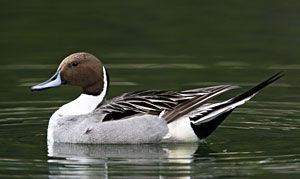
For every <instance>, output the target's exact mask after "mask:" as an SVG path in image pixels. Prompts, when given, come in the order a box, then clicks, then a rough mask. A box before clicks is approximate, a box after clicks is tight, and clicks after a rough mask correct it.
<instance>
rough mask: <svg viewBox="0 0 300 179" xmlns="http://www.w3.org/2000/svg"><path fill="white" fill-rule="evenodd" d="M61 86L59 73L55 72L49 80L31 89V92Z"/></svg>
mask: <svg viewBox="0 0 300 179" xmlns="http://www.w3.org/2000/svg"><path fill="white" fill-rule="evenodd" d="M62 84H63V81H62V79H61V76H60V73H59V72H58V71H57V72H56V73H55V74H54V75H53V76H52V77H51V78H50V79H49V80H47V81H45V82H43V83H40V84H37V85H35V86H33V87H31V91H41V90H45V89H48V88H53V87H57V86H60V85H62Z"/></svg>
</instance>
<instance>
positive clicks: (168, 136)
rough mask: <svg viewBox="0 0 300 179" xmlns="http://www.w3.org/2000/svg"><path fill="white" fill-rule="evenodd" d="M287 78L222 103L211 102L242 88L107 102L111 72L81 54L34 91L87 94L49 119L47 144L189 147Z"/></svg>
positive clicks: (137, 94) (148, 93) (143, 94)
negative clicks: (73, 89)
mask: <svg viewBox="0 0 300 179" xmlns="http://www.w3.org/2000/svg"><path fill="white" fill-rule="evenodd" d="M282 76H283V73H282V72H279V73H276V74H275V75H273V76H271V77H269V78H268V79H267V80H265V81H263V82H261V83H259V84H258V85H256V86H254V87H253V88H251V89H249V90H247V91H246V92H244V93H241V94H239V95H237V96H234V97H232V98H230V99H228V100H225V101H221V102H213V101H211V99H215V97H216V96H219V95H221V94H223V93H225V92H228V91H230V90H233V89H237V88H240V87H239V86H236V85H230V84H226V85H217V86H210V87H201V88H196V89H188V90H182V91H166V90H139V91H133V92H127V93H124V94H121V95H119V96H116V97H114V98H112V99H106V97H107V93H108V89H109V76H108V72H107V70H106V68H105V67H104V65H103V63H102V62H101V61H100V60H99V59H98V58H97V57H96V56H94V55H92V54H90V53H87V52H78V53H73V54H71V55H69V56H67V57H66V58H64V59H63V60H62V62H61V63H60V64H59V66H58V68H57V70H56V72H55V73H54V75H53V76H52V77H51V78H50V79H49V80H47V81H45V82H42V83H40V84H37V85H34V86H32V87H31V90H32V91H41V90H45V89H49V88H54V87H58V86H62V85H72V86H78V87H80V88H81V89H82V92H81V94H80V95H79V96H78V97H77V98H76V99H74V100H73V101H70V102H68V103H66V104H64V105H63V106H61V107H60V108H59V109H58V110H56V111H55V112H54V113H53V114H52V116H51V117H50V120H49V124H48V129H47V141H48V143H85V144H138V143H163V142H183V143H186V142H197V141H201V140H204V139H206V138H207V137H208V136H210V134H211V133H212V132H213V131H215V129H216V128H217V127H218V126H219V125H220V124H221V123H222V122H223V121H224V120H225V118H226V117H227V116H228V115H229V114H230V113H231V112H232V111H233V110H234V109H236V108H237V107H238V106H240V105H242V104H244V103H245V102H247V101H249V100H250V99H251V98H252V97H254V96H255V95H256V94H257V93H258V92H259V91H260V90H261V89H263V88H265V87H266V86H268V85H270V84H271V83H273V82H275V81H276V80H278V79H279V78H281V77H282Z"/></svg>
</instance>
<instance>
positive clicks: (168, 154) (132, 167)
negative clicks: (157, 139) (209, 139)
mask: <svg viewBox="0 0 300 179" xmlns="http://www.w3.org/2000/svg"><path fill="white" fill-rule="evenodd" d="M199 148H201V149H199ZM203 148H207V144H205V143H184V144H173V143H171V144H170V143H169V144H143V145H111V144H110V145H107V144H105V145H103V144H102V145H86V144H65V143H53V144H52V145H48V153H49V154H48V156H49V160H48V167H49V173H50V176H58V175H64V176H70V175H71V176H72V175H74V174H75V176H76V177H78V176H81V177H85V178H88V177H89V176H91V178H94V177H95V176H97V177H101V178H110V177H113V176H116V177H118V176H119V177H120V176H123V177H125V178H130V176H140V177H141V176H144V175H145V173H147V176H148V177H150V176H151V178H152V177H154V176H158V177H157V178H161V177H164V176H168V175H169V176H170V174H171V176H177V177H176V178H178V176H190V175H191V174H192V172H193V166H192V163H193V162H194V155H195V151H198V152H197V158H202V157H203V160H207V157H208V156H209V153H208V151H207V150H202V149H203ZM199 151H201V154H199ZM205 162H209V161H205ZM75 171H76V172H75ZM133 171H134V172H133ZM170 171H172V172H171V173H170ZM161 172H162V173H161ZM152 175H153V176H152ZM140 177H138V178H140ZM148 177H146V178H148ZM50 178H51V177H50ZM54 178H55V177H54ZM133 178H135V177H133ZM154 178H155V177H154ZM185 178H190V177H185Z"/></svg>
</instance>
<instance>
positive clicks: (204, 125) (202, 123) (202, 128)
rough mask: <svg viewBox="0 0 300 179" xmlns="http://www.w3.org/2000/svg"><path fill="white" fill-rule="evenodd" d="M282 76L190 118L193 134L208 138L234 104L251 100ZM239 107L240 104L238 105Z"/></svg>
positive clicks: (279, 74) (272, 78) (276, 75)
mask: <svg viewBox="0 0 300 179" xmlns="http://www.w3.org/2000/svg"><path fill="white" fill-rule="evenodd" d="M282 76H283V73H281V72H280V73H277V74H275V75H273V76H272V77H270V78H269V79H267V80H265V81H263V82H261V83H259V84H258V85H256V86H255V87H253V88H251V89H250V90H248V91H246V92H244V93H242V94H240V95H238V96H236V97H234V98H232V99H230V100H228V101H226V102H224V103H220V105H217V106H214V107H213V108H212V109H211V110H208V111H205V112H203V113H201V111H199V112H200V114H199V115H195V116H193V117H190V120H191V126H192V128H193V130H194V132H195V134H196V135H197V136H198V138H199V139H204V138H206V137H208V136H209V135H210V134H211V133H212V132H213V131H214V130H215V129H216V128H217V127H218V126H219V125H220V124H221V123H222V122H223V121H224V120H225V118H226V117H227V116H228V115H229V114H230V113H231V112H232V111H233V110H234V109H235V107H237V106H235V104H236V103H238V102H240V101H243V100H245V99H247V98H249V99H250V98H251V97H252V96H253V95H255V94H256V93H257V92H258V91H260V90H261V89H263V88H264V87H266V86H268V85H269V84H271V83H273V82H274V81H276V80H278V79H279V78H281V77H282ZM247 100H248V99H247ZM230 105H233V106H235V107H234V108H228V107H229V106H230ZM239 105H240V104H239ZM225 108H228V110H225V111H222V112H221V113H219V114H216V115H215V117H213V118H211V119H209V120H201V119H202V118H205V116H207V115H209V114H211V113H212V112H214V111H217V110H222V109H225ZM196 121H197V122H196Z"/></svg>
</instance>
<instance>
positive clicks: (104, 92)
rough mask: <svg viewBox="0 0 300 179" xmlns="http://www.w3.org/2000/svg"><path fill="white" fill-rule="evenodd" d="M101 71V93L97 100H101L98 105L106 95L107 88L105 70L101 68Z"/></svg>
mask: <svg viewBox="0 0 300 179" xmlns="http://www.w3.org/2000/svg"><path fill="white" fill-rule="evenodd" d="M102 69H103V90H102V91H101V93H100V95H99V98H100V99H101V100H100V102H99V104H100V103H101V102H103V100H104V98H105V95H106V93H107V88H108V84H107V75H106V70H105V68H104V66H103V67H102Z"/></svg>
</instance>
